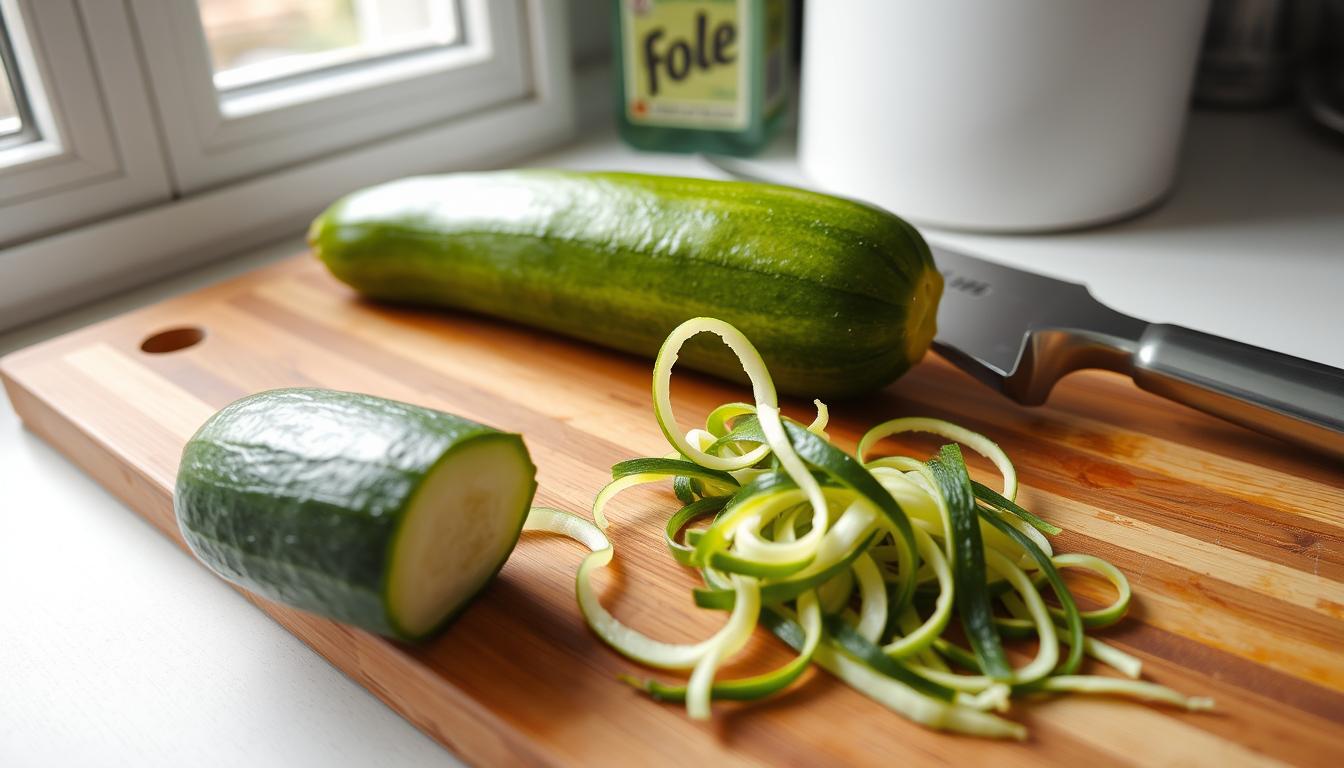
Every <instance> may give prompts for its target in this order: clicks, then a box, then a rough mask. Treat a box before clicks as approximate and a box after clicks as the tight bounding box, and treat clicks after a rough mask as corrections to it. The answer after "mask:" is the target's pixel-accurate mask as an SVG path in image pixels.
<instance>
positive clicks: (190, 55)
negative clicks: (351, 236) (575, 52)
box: [0, 0, 573, 328]
mask: <svg viewBox="0 0 1344 768" xmlns="http://www.w3.org/2000/svg"><path fill="white" fill-rule="evenodd" d="M563 10H564V9H563V7H562V6H561V5H560V4H558V3H555V2H554V1H553V0H0V328H3V327H5V326H8V325H12V324H14V323H16V322H19V321H22V320H25V319H29V318H32V317H35V316H37V315H38V314H41V313H43V312H50V311H55V310H57V309H60V308H61V307H62V306H63V305H67V304H69V303H71V302H72V301H74V300H75V299H86V298H89V297H91V296H92V295H94V294H96V293H98V292H100V291H106V290H109V289H111V288H115V287H118V286H121V285H127V284H130V283H132V282H134V281H136V280H137V279H138V280H145V279H149V278H152V277H153V276H154V275H156V274H159V273H162V272H165V271H167V270H169V269H180V268H183V267H185V266H187V265H188V264H189V263H191V262H192V261H193V260H195V261H199V260H202V259H205V258H210V257H213V256H216V255H221V254H223V253H225V252H228V251H230V250H232V251H236V250H240V249H243V248H247V247H249V246H251V245H255V244H260V243H261V242H264V241H265V240H266V239H270V238H274V237H278V236H280V235H283V234H285V233H295V232H299V231H302V227H303V226H304V225H305V224H306V222H307V221H308V220H309V219H311V217H312V216H313V215H315V214H316V213H317V212H318V211H320V210H321V209H322V208H323V207H325V206H326V205H327V204H329V203H330V202H331V201H332V200H334V199H335V198H336V197H338V196H339V195H341V194H343V193H345V192H348V191H351V190H353V189H355V188H358V187H361V186H366V185H368V184H373V183H376V182H379V181H383V180H387V179H391V178H395V177H398V176H405V175H411V174H415V173H430V172H436V171H444V170H452V169H455V168H465V167H480V166H482V165H485V164H502V163H506V162H508V161H509V160H511V159H513V158H516V157H519V156H521V155H522V154H524V153H529V152H533V151H537V150H539V149H542V148H544V147H545V146H548V145H550V144H553V143H555V142H556V141H558V140H560V139H562V138H564V137H566V136H568V135H569V133H570V131H571V130H572V122H573V120H572V106H571V104H570V103H569V79H568V78H569V71H568V65H569V58H568V48H567V37H566V35H565V31H566V30H565V25H564V22H565V19H564V17H563V15H562V12H563Z"/></svg>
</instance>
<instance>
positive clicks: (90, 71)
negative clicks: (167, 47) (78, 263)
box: [0, 0, 169, 248]
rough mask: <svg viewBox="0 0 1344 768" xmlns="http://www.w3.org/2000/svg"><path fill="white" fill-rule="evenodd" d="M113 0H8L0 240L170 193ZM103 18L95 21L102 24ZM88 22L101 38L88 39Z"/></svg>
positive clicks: (4, 3)
mask: <svg viewBox="0 0 1344 768" xmlns="http://www.w3.org/2000/svg"><path fill="white" fill-rule="evenodd" d="M116 11H117V9H116V8H115V7H114V4H112V3H89V4H88V7H87V8H86V9H85V12H84V13H80V12H79V10H78V9H77V8H76V6H75V4H74V2H71V1H70V0H0V37H2V38H3V39H2V40H0V54H2V55H0V62H3V67H4V70H5V73H4V75H5V76H4V80H3V82H4V86H3V94H2V95H0V100H3V103H4V104H6V105H8V106H6V107H3V111H0V119H3V121H4V125H5V127H6V128H8V129H9V130H7V131H5V132H4V136H3V137H2V138H0V248H2V247H4V246H5V245H9V244H12V243H15V242H19V241H22V240H26V239H31V238H32V237H35V236H40V235H45V234H51V233H53V232H57V231H59V230H60V228H61V227H63V226H65V225H68V224H69V223H70V222H71V221H74V220H90V219H94V218H98V217H100V216H105V215H107V214H110V213H113V212H116V211H119V210H126V209H128V208H134V207H136V206H140V205H145V204H147V203H152V202H155V201H164V200H167V199H168V196H169V189H168V180H167V176H166V174H165V172H164V168H163V161H162V159H161V158H160V156H159V148H158V146H157V143H156V141H155V134H154V125H153V121H152V120H151V118H150V116H149V114H150V110H149V102H148V100H147V99H146V97H145V93H144V88H143V86H142V80H141V79H140V77H139V73H138V70H136V69H134V68H133V67H127V66H124V63H125V62H127V61H130V60H131V58H130V57H133V56H134V52H133V50H132V49H131V35H130V28H129V26H127V24H126V20H125V18H124V17H123V16H121V15H120V14H119V13H117V12H116ZM95 25H96V27H95ZM90 28H98V29H99V30H100V32H101V34H100V36H99V37H98V38H97V42H98V44H97V45H86V44H84V41H85V39H87V37H86V36H87V33H88V31H89V29H90Z"/></svg>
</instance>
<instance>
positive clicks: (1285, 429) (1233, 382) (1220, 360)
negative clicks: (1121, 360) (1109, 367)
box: [1132, 324, 1344, 457]
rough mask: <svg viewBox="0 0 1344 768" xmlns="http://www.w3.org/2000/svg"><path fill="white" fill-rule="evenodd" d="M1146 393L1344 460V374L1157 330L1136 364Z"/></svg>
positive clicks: (1201, 336) (1147, 337)
mask: <svg viewBox="0 0 1344 768" xmlns="http://www.w3.org/2000/svg"><path fill="white" fill-rule="evenodd" d="M1132 365H1133V368H1132V370H1133V375H1134V382H1135V383H1136V384H1138V385H1139V386H1140V387H1142V388H1143V389H1146V390H1148V391H1149V392H1153V393H1155V394H1158V395H1162V396H1163V397H1167V398H1170V399H1172V400H1176V401H1178V402H1182V403H1185V404H1186V405H1189V406H1193V407H1195V408H1198V409H1200V410H1201V411H1204V412H1206V413H1211V414H1214V415H1215V416H1221V417H1222V418H1224V419H1227V420H1228V421H1233V422H1236V423H1238V424H1241V425H1243V426H1247V427H1250V428H1251V429H1256V430H1259V431H1261V432H1266V433H1269V434H1271V435H1275V436H1277V437H1281V438H1283V439H1285V440H1290V441H1292V442H1295V443H1300V444H1305V445H1309V446H1311V447H1313V448H1316V449H1317V450H1321V451H1325V452H1327V453H1330V454H1333V455H1335V456H1339V457H1344V371H1342V370H1340V369H1338V368H1332V367H1330V366H1328V365H1321V364H1320V363H1313V362H1311V361H1309V360H1303V359H1301V358H1297V357H1292V356H1291V355H1284V354H1280V353H1278V352H1271V351H1269V350H1266V349H1260V348H1258V347H1252V346H1250V345H1249V344H1241V343H1239V342H1235V341H1231V340H1229V339H1223V338H1219V337H1217V336H1211V335H1209V334H1207V333H1200V332H1199V331H1192V330H1190V329H1188V328H1182V327H1180V326H1176V325H1159V324H1153V325H1150V326H1148V328H1147V330H1145V331H1144V333H1143V335H1142V336H1141V337H1140V339H1139V345H1138V349H1137V351H1136V352H1135V353H1134V356H1133V359H1132Z"/></svg>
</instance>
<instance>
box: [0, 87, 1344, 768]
mask: <svg viewBox="0 0 1344 768" xmlns="http://www.w3.org/2000/svg"><path fill="white" fill-rule="evenodd" d="M582 80H583V79H581V82H580V83H579V86H580V88H581V92H583V91H592V93H593V94H594V95H595V97H596V98H600V95H601V93H603V92H604V91H605V90H606V89H605V83H604V82H599V83H586V84H585V83H583V82H582ZM590 106H591V105H590ZM604 109H605V108H604V107H602V106H601V104H600V103H599V104H598V105H597V106H595V107H591V108H590V109H588V110H586V115H587V116H586V117H585V119H584V121H583V122H584V125H585V126H586V130H584V131H583V133H584V135H586V138H585V139H583V140H582V141H579V142H576V143H573V144H571V145H569V146H566V147H564V148H561V149H559V150H556V151H551V152H547V153H544V154H542V155H539V156H536V157H534V158H532V159H531V161H530V162H529V163H528V164H529V165H552V166H564V167H571V168H586V169H597V168H603V169H626V170H637V171H645V172H652V173H668V174H690V175H707V176H709V175H719V174H718V172H717V171H716V170H715V169H714V168H713V167H712V166H710V165H708V164H707V163H706V162H705V161H703V160H701V159H699V158H695V157H687V156H676V155H641V154H638V153H635V152H634V151H632V150H630V149H628V148H626V147H624V146H622V145H621V144H620V142H619V140H618V139H617V138H616V136H615V134H614V132H613V131H612V130H611V129H610V128H609V127H600V126H602V125H604V124H606V123H607V120H606V119H605V115H606V114H609V112H604V111H603V110H604ZM1186 149H1187V151H1186V155H1185V161H1184V163H1183V169H1182V173H1181V177H1180V181H1179V183H1178V186H1177V188H1176V189H1175V191H1174V192H1173V194H1172V195H1171V196H1170V198H1169V199H1168V200H1167V201H1166V202H1165V203H1164V204H1163V205H1162V206H1161V207H1159V208H1157V209H1155V210H1154V211H1152V212H1150V213H1147V214H1144V215H1142V216H1139V217H1136V218H1134V219H1132V220H1130V221H1127V222H1122V223H1120V224H1116V225H1112V226H1108V227H1103V228H1098V229H1094V230H1089V231H1086V232H1078V233H1072V234H1065V235H1052V236H1013V237H1004V236H997V237H987V236H977V235H967V234H956V233H949V232H938V231H929V232H928V233H927V234H928V236H929V237H930V239H933V240H936V241H938V242H940V243H946V244H949V245H954V246H957V247H961V248H964V249H966V250H969V251H972V252H976V253H980V254H984V255H986V256H989V257H992V258H995V259H1000V260H1003V261H1007V262H1011V263H1014V264H1018V265H1022V266H1029V267H1031V268H1034V269H1038V270H1040V271H1043V272H1048V273H1051V274H1055V275H1059V276H1063V277H1068V278H1073V279H1079V280H1085V281H1087V282H1089V283H1090V284H1091V285H1092V287H1093V289H1094V291H1095V292H1096V293H1097V295H1098V296H1099V297H1100V298H1102V299H1103V300H1105V301H1107V302H1109V303H1111V304H1112V305H1114V306H1115V307H1116V308H1117V309H1120V310H1122V311H1126V312H1132V313H1134V314H1136V315H1139V316H1142V317H1144V318H1146V319H1151V320H1163V321H1170V322H1178V323H1182V324H1186V325H1190V326H1193V327H1196V328H1199V329H1202V330H1206V331H1210V332H1214V333H1219V334H1222V335H1226V336H1230V337H1232V338H1236V339H1239V340H1242V341H1247V342H1251V343H1254V344H1259V345H1261V346H1266V347H1269V348H1271V349H1277V350H1280V351H1285V352H1289V353H1292V354H1296V355H1300V356H1303V357H1308V358H1313V359H1316V360H1319V361H1321V362H1324V363H1328V364H1333V365H1336V366H1344V337H1341V330H1340V329H1344V302H1340V301H1338V299H1337V294H1338V291H1339V288H1340V286H1344V253H1342V252H1341V251H1344V152H1341V150H1340V149H1339V147H1338V146H1337V145H1332V144H1330V143H1329V142H1327V141H1325V140H1323V139H1322V138H1321V137H1319V136H1318V135H1316V134H1314V133H1310V132H1308V131H1306V130H1304V129H1302V128H1301V126H1299V125H1298V124H1297V123H1296V122H1295V121H1294V120H1293V118H1292V117H1291V116H1290V115H1288V114H1285V113H1268V114H1250V115H1239V114H1200V115H1197V116H1196V119H1195V120H1194V123H1193V125H1192V130H1191V135H1190V140H1189V141H1188V143H1187V148H1186ZM753 165H754V166H755V167H757V168H758V169H761V170H763V171H764V172H768V173H770V174H771V175H773V176H778V177H786V178H787V174H790V173H796V169H794V167H793V164H792V162H791V160H790V158H789V157H788V145H787V143H784V144H780V145H779V146H777V147H776V148H775V149H774V150H773V151H772V152H771V153H770V154H768V155H767V156H766V157H765V158H763V159H761V160H758V161H753ZM301 249H302V241H301V237H300V233H298V232H294V233H293V234H292V235H290V236H289V237H286V238H285V239H283V240H280V241H278V242H275V243H272V244H271V245H268V246H266V247H263V248H259V249H256V250H254V251H252V252H250V253H248V254H246V255H242V256H237V257H233V258H229V259H226V260H223V261H218V262H215V263H212V264H210V265H208V266H205V267H203V268H199V269H196V270H194V271H192V272H190V273H186V274H182V275H179V276H176V277H172V278H169V279H165V280H161V281H159V282H156V283H154V284H152V285H148V286H145V287H142V288H139V289H136V290H134V291H130V292H128V293H125V294H122V295H120V296H117V297H115V298H112V299H107V300H104V301H100V302H98V303H96V304H92V305H88V306H86V307H83V308H81V309H78V310H74V311H70V312H67V313H64V314H62V315H59V316H56V317H52V318H49V319H47V320H45V321H42V322H39V323H36V324H33V325H30V326H27V327H25V328H21V329H18V330H14V331H11V332H9V333H6V334H3V335H0V352H5V351H9V350H12V349H15V348H17V347H20V346H24V345H27V344H31V343H34V342H36V341H39V340H41V339H44V338H48V337H51V336H54V335H58V334H60V333H63V332H65V331H67V330H70V329H73V328H76V327H79V326H82V325H85V324H88V323H90V322H94V321H97V320H99V319H102V318H106V317H111V316H114V315H117V314H120V313H122V312H125V311H127V310H129V309H132V308H134V307H137V306H140V305H143V304H147V303H150V302H153V301H157V300H159V299H161V298H164V297H167V296H171V295H173V294H176V293H180V292H183V291H187V290H192V289H195V288H197V287H200V286H204V285H206V284H209V283H212V282H215V281H218V280H222V279H225V278H228V277H231V276H233V275H237V274H240V273H242V272H245V271H248V270H250V269H253V268H255V267H257V266H260V265H263V264H266V263H270V262H273V261H275V260H278V259H280V258H284V257H286V256H290V255H293V254H295V253H297V252H299V251H300V250H301ZM0 456H3V457H5V460H4V461H3V462H0V487H3V488H5V489H6V495H5V498H4V504H5V508H6V509H8V510H16V511H17V510H31V511H33V512H37V513H40V514H27V513H24V514H17V513H16V514H9V515H5V516H0V541H9V542H33V543H36V542H51V543H52V545H51V546H42V545H39V546H12V547H10V548H9V550H7V552H6V553H5V556H4V557H0V578H8V581H9V582H10V583H13V584H19V583H22V584H23V585H24V586H23V588H22V589H19V590H14V591H12V592H11V593H10V598H11V604H10V605H9V606H8V607H7V610H9V611H10V613H11V615H14V616H23V617H24V623H25V625H26V626H28V627H41V631H40V632H27V633H22V634H19V635H16V636H15V637H13V638H11V640H12V642H11V643H10V644H9V646H8V647H7V651H6V653H7V661H8V665H7V666H8V668H9V669H11V670H15V671H16V674H15V675H14V676H12V677H11V679H8V680H7V685H8V686H9V687H8V689H7V691H6V695H7V696H8V697H10V698H11V699H13V700H14V701H23V702H27V705H26V706H24V707H22V708H11V709H10V710H9V712H8V716H9V718H10V722H9V723H8V725H9V726H10V728H11V730H13V731H14V732H15V733H23V734H25V738H24V740H23V741H24V743H23V744H15V745H14V746H15V748H26V749H29V750H32V751H33V754H30V755H27V756H25V755H24V754H22V753H16V755H15V756H16V757H17V758H18V762H19V763H24V762H34V761H39V762H71V763H78V762H89V761H107V760H108V759H109V756H110V755H118V756H121V757H122V758H124V759H125V758H132V756H134V757H133V759H135V760H137V761H139V762H147V763H156V762H170V761H172V760H174V759H175V757H176V756H180V755H181V754H182V753H183V752H182V750H183V748H184V747H185V745H187V744H190V747H189V749H190V754H192V755H193V756H194V757H199V758H201V759H202V760H204V761H205V762H206V763H208V764H219V765H230V764H236V763H237V762H239V761H240V760H243V759H245V758H246V757H247V756H249V755H251V756H255V755H258V754H261V755H273V756H276V757H277V759H284V760H287V761H288V762H302V763H313V764H317V763H322V762H330V761H332V760H340V761H342V762H351V763H355V762H379V761H381V762H386V761H387V758H388V756H389V755H392V756H395V758H394V759H393V762H396V763H398V764H402V765H420V764H424V765H430V764H435V765H437V764H442V763H443V761H444V758H445V754H444V753H443V751H442V750H441V749H440V748H439V747H438V746H437V745H436V744H434V743H433V742H432V741H430V740H429V739H427V738H425V737H424V736H423V735H421V734H419V733H418V732H417V731H415V729H414V728H413V727H412V726H410V725H409V724H407V723H406V722H405V721H403V720H401V719H400V718H399V717H398V716H396V715H395V714H394V713H393V712H392V711H391V710H389V709H387V708H386V707H384V706H383V705H382V704H381V703H380V702H379V701H378V700H377V699H376V698H374V697H373V696H372V695H370V694H369V693H368V692H367V691H365V690H363V689H362V688H360V687H358V686H357V685H356V684H354V683H353V682H351V681H350V680H348V679H347V678H345V677H344V676H343V675H341V674H340V673H339V672H338V671H337V670H335V669H334V668H332V667H330V666H329V665H327V664H326V663H325V662H324V661H322V660H321V659H320V658H319V657H318V656H317V655H316V654H313V653H312V652H310V651H308V650H307V649H306V647H305V646H303V644H302V643H301V642H299V641H298V640H296V639H295V638H293V637H292V636H290V635H289V634H288V633H286V632H285V631H284V630H283V629H281V628H280V627H279V626H278V625H276V624H275V623H273V622H272V621H270V620H269V619H268V618H266V617H265V616H264V615H263V614H262V613H261V612H259V611H256V610H254V609H253V608H252V607H251V605H250V604H248V603H247V602H246V601H244V600H243V599H242V598H241V597H240V596H239V595H238V594H237V593H235V592H234V591H233V590H232V589H230V588H229V587H227V586H226V585H225V584H224V583H223V582H221V581H219V580H217V579H215V578H214V577H212V576H211V575H210V574H209V573H207V572H206V571H205V570H204V569H202V568H199V567H197V566H196V565H195V564H194V563H192V562H191V561H190V560H189V559H188V558H186V557H183V556H182V553H181V552H180V551H179V550H178V549H177V548H176V547H174V546H172V545H171V544H170V543H169V542H168V541H167V540H166V539H164V538H163V537H162V536H160V535H158V534H157V533H156V532H154V531H153V530H152V529H151V528H150V527H149V526H146V525H144V524H143V523H142V522H141V521H140V519H139V518H138V517H136V516H135V515H133V514H130V513H129V512H127V511H126V510H125V509H123V508H121V505H120V504H119V503H118V502H116V501H115V500H114V499H113V498H112V497H111V496H109V495H108V494H106V493H105V492H103V491H102V490H101V489H100V488H99V487H98V486H96V485H95V484H94V483H93V481H92V480H90V479H89V478H87V477H85V476H83V475H82V474H80V473H79V472H78V471H77V470H76V469H75V468H74V467H73V466H72V465H70V464H69V463H68V462H66V461H65V460H64V459H63V458H62V457H61V456H59V455H58V454H57V453H55V451H53V450H52V449H51V448H49V447H48V446H47V445H45V444H44V443H42V442H41V441H39V440H38V439H37V438H36V437H34V436H33V435H31V434H29V433H27V432H25V431H23V430H22V429H21V428H20V426H19V423H18V420H17V419H16V417H15V416H14V413H13V410H12V409H11V408H10V406H9V404H8V402H7V401H6V402H5V403H4V404H3V405H0ZM55 542H59V545H57V544H55ZM76 563H78V564H79V566H78V567H72V566H73V564H76ZM89 574H96V578H89ZM62 638H72V639H73V640H71V641H66V640H63V639H62ZM184 648H189V649H191V653H190V654H188V655H186V656H184V655H183V654H182V649H184ZM260 678H265V683H264V691H265V693H264V698H265V699H266V704H267V705H266V706H262V707H258V706H257V696H256V694H257V692H258V691H259V690H262V686H261V685H260V684H258V683H257V680H258V679H260ZM249 681H251V682H250V683H249ZM281 701H283V702H285V703H284V705H283V706H281V705H280V704H278V703H277V702H281ZM295 703H298V704H299V706H294V704H295ZM277 711H282V712H284V714H283V716H280V717H277V716H276V712H277ZM53 715H55V716H53ZM72 719H74V720H78V721H79V722H80V723H81V725H80V734H81V737H80V739H78V740H69V739H66V738H64V735H65V734H66V728H65V726H64V725H62V723H64V722H66V721H69V720H72ZM219 723H225V724H227V727H225V728H218V727H217V725H218V724H219ZM37 750H45V751H44V752H43V754H42V755H40V756H38V755H37V754H36V751H37ZM57 755H61V756H64V757H67V758H69V759H60V758H58V757H57ZM280 756H284V757H283V758H280ZM25 757H28V758H29V759H25ZM81 757H82V758H83V759H80V758H81Z"/></svg>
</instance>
